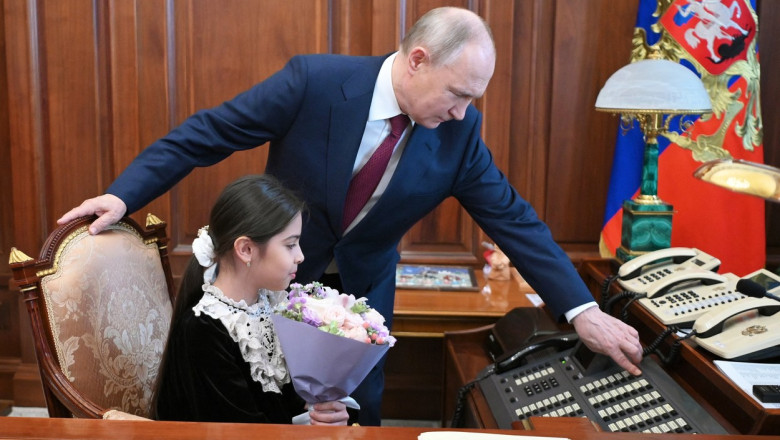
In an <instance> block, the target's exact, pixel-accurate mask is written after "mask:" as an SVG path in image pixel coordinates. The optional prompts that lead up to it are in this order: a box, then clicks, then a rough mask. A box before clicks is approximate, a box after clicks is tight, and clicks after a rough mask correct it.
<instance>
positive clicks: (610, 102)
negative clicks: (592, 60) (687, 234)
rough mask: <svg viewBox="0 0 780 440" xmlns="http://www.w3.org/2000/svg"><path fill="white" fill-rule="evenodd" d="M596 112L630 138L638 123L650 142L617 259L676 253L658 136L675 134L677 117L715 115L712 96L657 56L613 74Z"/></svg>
mask: <svg viewBox="0 0 780 440" xmlns="http://www.w3.org/2000/svg"><path fill="white" fill-rule="evenodd" d="M596 110H599V111H604V112H610V113H614V114H620V121H621V127H622V129H623V131H624V133H625V132H627V131H628V130H629V129H630V128H631V127H632V126H633V121H637V122H638V123H639V127H640V128H641V130H642V134H643V135H644V141H645V148H644V160H643V164H642V180H641V185H640V189H639V194H638V195H637V196H636V197H634V199H632V200H625V201H624V202H623V224H622V226H621V245H620V247H619V248H618V249H617V251H616V257H617V259H618V260H620V261H621V262H625V261H627V260H630V259H632V258H634V257H636V256H639V255H642V254H644V253H647V252H652V251H655V250H658V249H664V248H668V247H670V246H671V241H672V214H673V207H672V205H671V204H669V203H666V202H664V201H663V200H661V199H660V198H659V197H658V140H657V136H658V135H659V134H663V133H664V132H668V131H669V123H670V122H671V120H672V118H674V117H675V116H680V118H682V117H683V116H681V115H699V114H703V113H709V112H711V111H712V105H711V103H710V97H709V95H708V94H707V90H706V89H705V88H704V85H703V84H702V82H701V79H699V77H698V76H696V74H695V73H693V72H692V71H691V70H689V69H688V68H686V67H685V66H683V65H681V64H678V63H676V62H673V61H669V60H665V59H661V58H660V54H659V52H658V51H657V50H656V51H651V52H649V54H648V58H647V59H644V60H641V61H637V62H634V63H631V64H628V65H627V66H624V67H622V68H621V69H619V70H618V71H617V72H615V73H614V74H612V76H611V77H610V78H609V79H608V80H607V82H606V83H605V84H604V87H603V88H602V89H601V91H600V92H599V95H598V97H597V98H596ZM681 125H683V126H684V125H685V124H682V123H681Z"/></svg>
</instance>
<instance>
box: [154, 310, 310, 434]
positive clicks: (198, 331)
mask: <svg viewBox="0 0 780 440" xmlns="http://www.w3.org/2000/svg"><path fill="white" fill-rule="evenodd" d="M169 344H170V347H169V350H170V353H169V354H168V361H167V365H165V366H163V368H164V370H163V371H161V372H160V374H161V378H162V383H161V388H160V390H159V395H158V397H157V417H158V418H159V419H160V420H179V421H204V422H241V423H281V424H289V423H291V422H292V417H294V416H296V415H298V414H300V413H303V412H304V411H305V409H304V405H305V402H304V401H303V399H301V398H300V397H299V396H298V394H296V393H295V390H294V388H293V387H292V385H291V384H289V383H288V384H286V385H284V387H283V388H282V393H281V394H279V393H275V392H265V391H263V389H262V387H261V385H260V383H259V382H256V381H254V380H253V379H252V376H251V374H250V367H249V364H248V363H247V362H246V361H245V360H244V358H243V357H242V356H241V351H240V349H239V347H238V344H237V343H236V342H235V341H233V339H231V337H230V335H229V334H228V331H227V330H226V329H225V326H224V325H223V324H222V323H221V322H220V321H219V320H217V319H214V318H212V317H210V316H208V315H206V314H205V313H203V314H201V315H200V316H195V313H194V312H193V311H191V310H190V311H188V314H187V316H186V317H184V318H183V320H182V326H181V329H180V330H179V331H177V332H176V334H175V335H174V336H173V337H172V338H171V340H170V341H169Z"/></svg>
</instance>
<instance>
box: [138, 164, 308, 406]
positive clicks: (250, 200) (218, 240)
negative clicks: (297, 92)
mask: <svg viewBox="0 0 780 440" xmlns="http://www.w3.org/2000/svg"><path fill="white" fill-rule="evenodd" d="M303 211H304V203H303V201H302V200H301V199H299V198H298V197H297V196H296V195H295V194H293V192H292V191H290V190H289V189H287V188H285V187H284V186H282V184H281V183H279V181H278V180H276V178H274V177H273V176H271V175H268V174H260V175H248V176H244V177H241V178H239V179H236V180H235V181H233V182H232V183H230V184H229V185H228V186H226V187H225V189H224V190H222V193H221V194H220V195H219V197H218V198H217V201H216V202H215V203H214V206H213V207H212V208H211V215H210V217H209V224H208V233H209V235H210V236H211V241H212V242H213V243H214V253H215V255H216V261H219V260H220V259H221V258H222V257H224V256H225V255H227V254H229V253H230V252H232V251H233V243H234V242H235V241H236V239H237V238H238V237H241V236H246V237H249V238H250V239H252V241H254V242H255V243H257V244H260V245H264V244H266V243H268V241H269V240H270V239H271V237H273V236H274V235H276V234H278V233H280V232H282V231H283V230H284V229H285V228H286V227H287V226H288V225H289V224H290V222H292V221H293V219H294V218H295V216H296V215H298V214H299V213H302V212H303ZM203 271H204V268H203V267H202V266H201V265H200V264H199V263H198V260H197V258H195V257H194V256H193V257H191V258H190V261H189V263H188V265H187V269H186V270H185V271H184V275H183V276H182V279H181V285H180V286H179V291H178V293H177V295H176V300H175V301H174V304H173V315H172V316H171V326H170V330H169V333H168V341H170V339H171V335H173V334H175V333H176V332H178V331H180V330H179V327H180V326H181V320H182V317H183V316H185V315H186V312H187V310H190V309H192V308H193V307H194V306H195V304H197V303H198V301H200V299H201V297H203V288H202V286H203ZM218 272H219V266H217V273H218ZM167 363H168V343H166V349H165V351H164V352H163V357H162V360H161V362H160V374H159V375H158V376H157V381H156V383H155V387H154V393H153V396H152V402H151V415H152V418H155V419H156V418H157V397H158V392H159V390H160V387H161V383H162V381H163V380H164V378H163V377H162V373H163V371H165V365H166V364H167ZM193 392H194V390H193Z"/></svg>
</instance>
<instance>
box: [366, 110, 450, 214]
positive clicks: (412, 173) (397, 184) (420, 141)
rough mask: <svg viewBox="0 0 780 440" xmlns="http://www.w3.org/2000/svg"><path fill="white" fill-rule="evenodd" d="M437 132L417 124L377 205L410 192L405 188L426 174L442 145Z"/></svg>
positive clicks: (411, 185)
mask: <svg viewBox="0 0 780 440" xmlns="http://www.w3.org/2000/svg"><path fill="white" fill-rule="evenodd" d="M435 133H436V132H435V130H430V129H427V128H425V127H422V126H420V125H415V127H414V130H412V134H411V136H410V137H409V140H408V141H407V143H406V148H405V149H404V153H403V155H401V160H400V161H399V162H398V166H397V167H396V169H395V173H394V174H393V178H392V179H390V183H389V184H388V185H387V189H385V193H384V194H383V195H382V198H381V199H379V202H378V203H377V205H379V204H381V203H382V202H383V201H393V200H395V197H396V196H397V195H398V197H403V194H408V193H409V191H408V190H406V189H405V188H409V187H415V186H417V185H418V181H419V179H420V177H421V176H424V175H425V170H426V169H427V168H428V167H429V166H430V164H431V161H432V160H433V154H434V153H435V152H436V150H437V149H438V148H439V145H440V142H439V138H438V137H436V135H435Z"/></svg>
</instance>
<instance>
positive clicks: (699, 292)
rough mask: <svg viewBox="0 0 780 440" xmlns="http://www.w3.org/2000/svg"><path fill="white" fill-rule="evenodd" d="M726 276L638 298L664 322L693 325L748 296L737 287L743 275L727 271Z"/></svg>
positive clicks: (666, 323) (665, 323) (641, 303)
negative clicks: (723, 280) (708, 282)
mask: <svg viewBox="0 0 780 440" xmlns="http://www.w3.org/2000/svg"><path fill="white" fill-rule="evenodd" d="M723 278H724V279H725V282H723V283H717V284H711V285H706V284H696V285H683V287H677V288H674V289H671V290H670V291H668V292H666V293H665V294H664V295H661V296H655V297H653V298H647V297H646V298H641V299H639V300H638V301H637V302H638V303H639V304H640V305H642V306H643V307H644V308H645V309H647V311H649V312H650V314H652V315H653V316H655V317H656V318H657V319H658V320H659V321H661V323H662V324H664V325H690V324H693V322H694V321H695V320H696V318H698V317H699V316H702V315H704V314H705V313H709V312H711V311H713V310H716V309H725V308H730V307H733V306H734V305H735V304H736V303H737V302H738V301H741V300H743V299H745V298H747V296H746V295H744V294H742V293H740V292H738V291H737V288H736V286H737V282H738V281H739V279H740V278H739V277H737V276H736V275H734V274H732V273H726V274H723Z"/></svg>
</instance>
